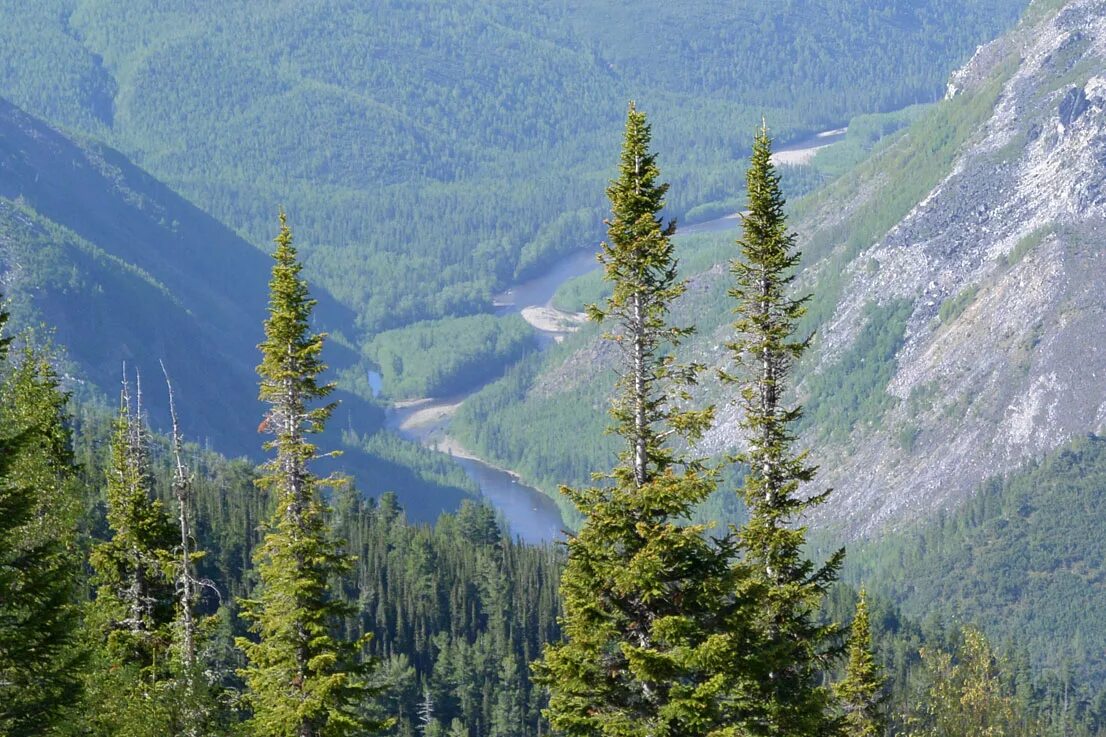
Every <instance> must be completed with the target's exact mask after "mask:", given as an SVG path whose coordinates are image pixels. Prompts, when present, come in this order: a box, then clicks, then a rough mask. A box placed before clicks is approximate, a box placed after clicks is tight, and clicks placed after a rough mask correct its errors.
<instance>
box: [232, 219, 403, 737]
mask: <svg viewBox="0 0 1106 737" xmlns="http://www.w3.org/2000/svg"><path fill="white" fill-rule="evenodd" d="M276 244H277V248H276V251H275V252H274V254H273V259H274V261H275V263H274V265H273V275H272V280H271V281H270V283H269V318H268V320H266V321H265V340H264V342H262V343H261V345H260V346H259V348H260V349H261V355H262V361H261V365H260V366H258V369H257V370H258V374H259V375H260V376H261V392H260V397H261V400H262V401H263V402H265V403H266V404H268V405H269V411H268V412H267V413H266V415H265V419H264V421H263V423H262V427H263V429H264V430H265V431H266V432H268V433H271V434H272V435H274V436H275V439H273V440H271V441H269V442H267V443H266V445H265V447H266V449H267V450H275V451H276V455H275V456H274V457H273V458H272V459H271V460H270V461H268V462H266V463H265V464H264V466H262V475H261V477H260V478H259V479H258V480H257V484H258V486H259V487H260V488H262V489H265V490H267V491H269V492H270V493H271V494H272V496H273V497H274V500H275V502H276V504H275V506H276V509H275V510H274V512H273V516H272V518H271V519H270V520H269V522H268V524H267V525H266V532H265V536H264V538H263V540H262V542H261V544H260V546H259V547H258V548H257V550H256V551H255V553H254V559H255V562H256V566H257V575H258V580H259V584H258V587H259V590H258V592H257V593H256V594H255V598H253V599H250V600H247V601H245V602H243V615H244V616H245V617H246V618H247V619H248V620H250V621H251V622H252V627H251V631H252V632H253V633H254V634H255V635H256V636H257V639H256V640H253V639H247V638H240V639H239V640H238V644H239V647H241V648H242V650H243V651H244V652H245V655H246V658H247V661H248V664H247V666H246V667H245V668H243V669H242V671H241V675H242V677H243V678H244V679H245V681H246V685H247V687H248V688H249V692H248V694H247V699H248V703H249V705H250V707H251V709H252V712H253V713H252V715H251V718H250V720H249V728H250V731H251V732H252V733H253V734H255V735H258V736H259V737H283V736H285V735H293V734H294V735H297V736H298V737H323V736H327V737H329V736H333V737H341V736H342V735H361V734H365V733H367V732H373V731H377V730H379V729H380V728H381V727H383V726H384V724H385V722H383V721H381V720H378V719H374V718H373V717H371V716H369V715H367V714H366V713H365V711H364V701H365V699H366V698H367V697H370V696H373V695H375V694H376V693H377V692H378V690H379V689H377V688H375V687H374V686H373V685H372V684H371V682H370V680H369V679H370V676H371V674H372V670H373V668H374V666H375V663H374V661H373V660H372V659H370V658H367V657H365V655H364V649H365V647H366V645H367V641H368V637H369V636H362V637H359V638H356V639H353V640H349V639H345V638H341V637H336V636H334V634H333V633H332V631H331V628H332V627H333V626H334V625H335V624H337V622H338V621H340V619H341V618H343V617H348V616H350V615H351V614H352V613H353V609H352V607H350V606H348V605H347V604H346V603H344V602H342V601H341V600H340V599H339V598H338V597H336V596H335V595H334V592H333V591H332V585H333V582H334V579H335V578H337V577H338V576H341V575H343V574H345V573H348V572H349V570H350V569H351V568H352V566H353V559H352V558H351V557H350V556H349V555H347V554H345V553H343V552H342V551H341V549H340V544H339V543H338V541H337V540H336V539H335V538H334V536H333V533H332V531H331V530H330V526H329V524H328V523H327V520H326V514H327V511H326V507H325V505H324V503H323V500H322V498H321V497H320V494H319V487H320V485H321V484H325V483H327V481H323V482H320V480H319V479H318V478H317V477H316V476H315V475H314V474H313V472H312V470H311V464H312V462H313V461H315V460H316V459H318V457H319V454H318V452H317V449H316V447H315V445H314V444H312V443H311V442H310V440H309V439H308V436H309V435H310V434H313V433H318V432H319V431H321V430H322V428H323V426H324V425H325V423H326V420H327V418H328V417H329V416H330V414H331V412H332V411H333V409H334V405H333V404H326V405H322V406H314V405H315V404H316V403H317V402H318V401H319V400H322V399H324V398H326V397H327V395H329V394H330V392H331V391H332V390H333V388H334V386H333V384H323V383H320V382H319V380H318V379H319V375H320V374H321V373H322V372H323V371H324V370H325V368H326V367H325V365H323V363H322V361H321V358H320V354H321V352H322V347H323V337H324V336H323V335H320V334H315V333H312V332H311V329H310V327H311V311H312V308H313V307H314V306H315V301H314V300H312V299H311V297H310V295H309V294H308V291H307V283H306V282H305V281H304V280H303V279H302V278H301V277H300V270H301V268H302V267H301V265H300V263H299V261H298V259H297V254H296V250H295V248H294V246H293V245H292V231H291V229H290V228H289V227H288V225H287V222H286V218H285V215H284V213H283V212H281V214H280V234H279V235H278V236H277V238H276ZM331 483H333V482H331Z"/></svg>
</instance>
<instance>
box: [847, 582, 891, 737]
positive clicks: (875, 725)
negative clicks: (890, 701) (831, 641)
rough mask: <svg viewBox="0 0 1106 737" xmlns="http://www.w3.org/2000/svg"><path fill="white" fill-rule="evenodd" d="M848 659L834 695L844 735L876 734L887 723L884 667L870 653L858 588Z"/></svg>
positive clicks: (863, 595) (869, 635)
mask: <svg viewBox="0 0 1106 737" xmlns="http://www.w3.org/2000/svg"><path fill="white" fill-rule="evenodd" d="M847 648H848V654H849V662H848V665H847V666H846V668H845V677H844V679H842V680H841V682H840V683H838V684H836V686H835V690H836V692H837V699H838V702H839V703H840V705H841V708H842V709H843V710H844V714H845V716H844V732H845V735H846V736H847V737H879V736H880V735H882V734H884V731H885V730H886V727H887V716H886V714H885V713H884V706H883V702H884V699H885V698H886V693H885V692H884V689H883V687H884V683H885V680H886V679H885V678H884V676H883V669H882V668H880V666H879V663H877V662H876V659H875V655H874V654H873V653H872V631H871V627H870V625H869V622H868V595H867V594H866V593H865V591H864V590H863V589H861V590H860V598H859V599H858V600H857V602H856V614H855V615H854V616H853V624H852V629H851V630H850V632H849V641H848V645H847Z"/></svg>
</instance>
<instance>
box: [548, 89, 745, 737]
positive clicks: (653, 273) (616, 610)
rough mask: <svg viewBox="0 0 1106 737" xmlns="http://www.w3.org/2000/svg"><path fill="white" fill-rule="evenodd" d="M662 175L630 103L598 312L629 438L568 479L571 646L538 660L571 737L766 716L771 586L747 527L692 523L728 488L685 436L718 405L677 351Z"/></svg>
mask: <svg viewBox="0 0 1106 737" xmlns="http://www.w3.org/2000/svg"><path fill="white" fill-rule="evenodd" d="M658 176H659V170H658V168H657V165H656V159H655V155H654V154H653V153H652V151H651V150H650V130H649V126H648V124H647V123H646V120H645V116H644V114H642V113H641V112H639V111H638V110H637V109H636V108H635V107H634V106H633V105H632V104H631V106H630V110H629V114H628V116H627V121H626V137H625V141H624V143H623V148H622V157H621V161H620V166H619V176H618V178H617V179H616V180H614V181H612V182H611V186H610V188H609V189H608V190H607V192H608V196H609V198H610V201H611V212H612V217H611V219H610V220H609V221H608V228H609V235H610V240H609V242H608V243H604V244H603V247H602V253H601V255H600V261H601V262H602V263H603V265H604V267H605V275H606V279H607V280H608V281H610V282H611V285H612V293H611V296H610V297H609V298H608V299H607V300H606V302H605V304H604V306H603V308H602V309H600V308H599V307H596V306H594V305H592V306H589V308H588V311H589V314H590V316H591V317H592V319H593V320H595V321H597V322H607V323H608V324H610V323H613V326H612V329H611V331H610V332H609V333H607V334H605V335H604V338H605V339H606V340H607V341H609V342H610V343H611V344H613V345H614V346H615V348H616V349H617V351H618V358H617V362H616V365H617V370H618V372H619V374H618V379H617V381H616V390H615V394H614V396H613V398H612V400H611V406H610V416H611V418H612V420H613V423H612V428H611V430H612V432H613V433H615V434H616V435H618V436H619V437H620V439H621V440H622V442H623V447H622V448H621V449H620V452H619V453H618V456H617V458H618V464H617V465H616V466H615V468H614V469H613V471H611V472H610V473H605V474H596V479H597V480H603V481H604V482H605V483H604V484H603V485H600V486H593V487H590V488H584V489H570V488H567V487H565V488H564V489H563V490H564V492H565V494H567V495H568V496H569V498H570V499H572V501H573V503H574V504H575V505H576V507H577V509H578V510H579V511H580V513H581V515H582V516H583V523H582V526H581V527H580V530H579V532H578V533H577V534H575V535H571V536H570V537H569V539H568V562H567V564H566V567H565V571H564V574H563V576H562V579H561V594H562V596H563V597H564V607H565V614H564V617H563V618H562V626H563V628H564V635H565V640H564V641H563V642H561V643H557V644H553V645H550V646H548V647H547V648H546V650H545V654H544V658H543V659H542V661H540V662H539V663H538V664H536V665H535V677H536V680H537V682H538V683H540V684H542V685H544V686H546V687H547V688H548V689H549V690H550V693H551V695H550V702H549V709H548V710H547V712H546V713H547V714H548V716H549V721H550V725H551V726H552V727H553V729H554V730H556V731H558V732H561V733H564V734H569V735H608V736H610V737H614V736H615V735H618V736H620V737H629V736H631V735H642V736H645V735H656V734H680V735H688V736H692V735H706V734H716V733H718V732H719V730H722V729H735V728H737V726H738V725H741V724H744V723H745V721H746V720H748V719H749V716H750V714H751V713H754V712H755V709H754V708H751V706H750V703H749V699H748V690H749V686H750V682H751V681H753V680H754V679H755V678H756V676H757V675H758V674H755V673H750V672H749V670H748V669H747V668H746V667H744V661H745V659H746V658H747V653H748V650H749V640H750V636H751V632H752V630H751V628H750V626H749V623H750V621H751V618H750V615H749V608H750V607H751V605H752V602H753V600H754V599H755V597H756V595H757V594H758V593H759V592H758V591H757V590H755V589H751V588H749V587H748V586H747V585H746V581H747V579H748V571H747V570H746V569H745V568H744V567H742V566H739V565H734V563H733V559H734V556H735V552H736V545H735V538H734V536H732V535H722V536H721V537H718V538H715V537H712V536H710V535H708V533H707V530H708V526H707V525H700V524H692V523H689V522H688V519H689V518H690V517H691V515H692V513H693V511H694V510H695V508H696V506H697V505H699V504H701V503H702V502H704V501H705V500H706V499H707V497H708V496H709V495H710V494H711V492H712V491H713V490H714V487H715V484H714V479H713V477H712V476H711V475H710V474H708V473H706V472H705V471H704V470H703V468H702V466H701V464H699V463H698V462H696V461H694V460H689V459H688V458H687V457H686V455H685V453H686V451H685V450H684V446H683V445H682V443H686V442H694V441H695V440H696V439H698V438H699V437H700V436H701V433H702V431H703V430H704V429H705V428H706V427H707V426H709V424H710V421H711V419H712V416H713V408H708V409H706V410H695V409H690V408H688V407H687V401H688V400H689V399H690V397H689V395H688V394H687V390H686V387H687V386H688V385H690V384H693V383H694V381H695V375H696V374H697V373H698V371H699V367H697V366H694V365H680V364H678V363H676V361H675V359H674V356H673V354H672V353H671V350H672V348H674V347H675V346H677V345H679V343H680V341H681V339H682V338H684V337H685V336H687V335H688V334H690V333H691V329H689V328H682V327H677V326H674V325H672V324H671V323H670V322H669V319H668V312H669V308H670V305H671V304H672V302H673V300H675V299H676V298H677V297H679V295H680V294H682V293H683V291H684V289H685V285H684V283H683V282H681V281H679V280H678V279H677V277H676V263H675V258H674V254H673V245H672V242H671V239H670V236H671V235H672V232H673V230H674V227H673V224H671V223H670V224H668V225H667V226H666V225H664V224H663V222H662V220H661V218H660V212H661V209H662V208H663V206H664V194H665V191H666V190H667V186H666V185H663V184H660V183H659V182H658ZM670 438H671V439H670ZM675 441H678V442H679V443H681V444H680V445H677V444H676V442H675Z"/></svg>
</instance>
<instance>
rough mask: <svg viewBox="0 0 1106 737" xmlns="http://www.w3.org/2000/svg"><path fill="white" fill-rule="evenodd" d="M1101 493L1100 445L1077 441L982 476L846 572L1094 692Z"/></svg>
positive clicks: (1105, 462)
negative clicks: (964, 498) (954, 502)
mask: <svg viewBox="0 0 1106 737" xmlns="http://www.w3.org/2000/svg"><path fill="white" fill-rule="evenodd" d="M1103 489H1106V440H1103V439H1102V438H1099V437H1093V436H1092V437H1084V438H1080V439H1078V440H1075V441H1073V442H1072V443H1071V444H1069V445H1068V446H1066V447H1064V448H1061V449H1060V450H1057V451H1055V452H1053V453H1051V454H1049V455H1048V456H1047V457H1045V458H1044V459H1043V460H1041V461H1040V462H1035V463H1033V464H1031V465H1029V466H1028V467H1027V468H1025V469H1024V470H1023V471H1022V472H1019V473H1015V474H1011V475H1010V476H1009V477H1007V478H1004V479H993V480H991V481H988V482H986V483H985V484H983V486H982V487H981V488H980V489H979V490H978V491H977V492H976V494H975V495H974V496H973V497H972V498H971V500H969V501H968V502H967V503H966V504H965V505H964V506H963V507H962V508H961V509H959V510H956V511H955V512H952V513H949V514H945V515H942V516H941V517H940V518H938V519H936V520H933V521H931V522H928V523H924V524H920V525H919V526H918V527H917V528H915V529H913V530H908V531H905V532H902V533H899V534H895V535H888V536H887V537H886V538H885V539H883V540H881V541H879V542H872V543H869V544H865V545H862V546H857V547H856V548H854V550H853V551H852V555H850V559H851V565H850V566H849V575H850V577H852V576H863V578H864V579H865V580H867V581H870V582H872V583H871V586H872V588H873V589H876V590H877V591H878V592H880V593H882V594H884V595H886V596H889V597H891V598H892V599H893V600H895V601H897V602H901V606H902V607H903V610H904V611H905V612H906V613H908V614H910V615H914V616H923V615H929V614H932V615H934V616H939V617H940V618H941V619H943V620H945V621H949V622H952V621H962V622H977V623H979V625H980V626H982V627H983V628H984V629H985V630H986V631H987V633H988V634H989V636H990V637H991V638H992V639H993V640H994V641H995V642H997V643H1005V642H1008V641H1009V642H1010V643H1012V644H1013V645H1015V646H1016V647H1017V648H1018V650H1019V651H1021V652H1024V653H1025V654H1027V655H1028V656H1029V661H1030V665H1031V667H1032V669H1033V671H1035V672H1043V673H1046V674H1051V676H1050V677H1053V678H1055V679H1057V680H1058V681H1062V680H1063V679H1068V680H1069V682H1070V680H1071V679H1072V678H1074V679H1075V680H1077V681H1080V682H1085V683H1087V684H1090V685H1092V686H1093V687H1095V688H1100V687H1101V686H1102V685H1103V684H1104V683H1106V660H1104V658H1103V656H1102V653H1103V652H1104V651H1106V635H1104V632H1103V628H1102V627H1101V626H1100V622H1101V618H1100V617H1099V614H1098V613H1099V612H1100V611H1102V610H1103V609H1104V608H1106V588H1104V587H1103V586H1102V585H1101V583H1100V582H1099V579H1098V576H1097V574H1096V573H1095V571H1097V570H1098V567H1099V565H1100V563H1101V561H1102V560H1103V559H1104V556H1106V546H1104V545H1106V544H1104V541H1103V536H1102V535H1101V530H1102V527H1103V525H1104V524H1106V521H1104V520H1103V513H1102V509H1103V507H1102V504H1101V494H1102V492H1103ZM949 571H956V572H957V573H956V575H951V576H950V575H949ZM1061 690H1062V689H1061ZM1081 698H1084V697H1081Z"/></svg>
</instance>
